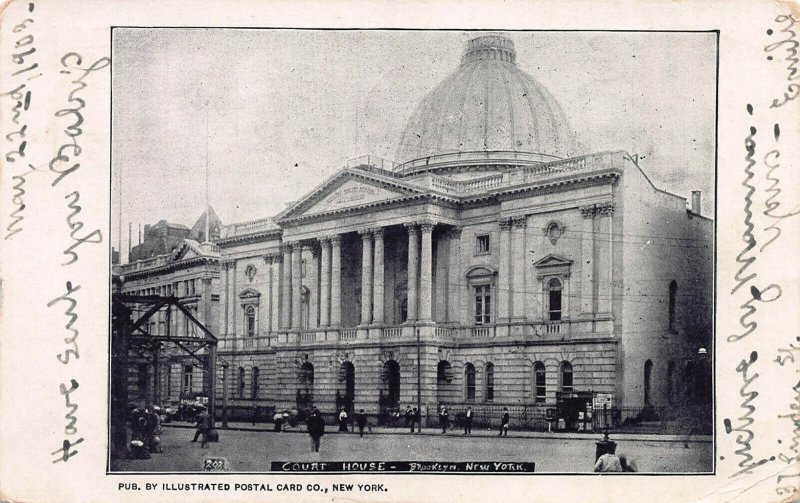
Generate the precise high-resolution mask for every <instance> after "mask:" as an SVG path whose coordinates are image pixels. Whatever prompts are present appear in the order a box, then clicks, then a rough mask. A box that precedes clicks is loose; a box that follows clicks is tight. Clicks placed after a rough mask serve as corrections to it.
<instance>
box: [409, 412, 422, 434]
mask: <svg viewBox="0 0 800 503" xmlns="http://www.w3.org/2000/svg"><path fill="white" fill-rule="evenodd" d="M419 422H420V415H419V411H418V410H417V408H416V407H414V410H413V411H411V433H414V424H415V423H417V424H419Z"/></svg>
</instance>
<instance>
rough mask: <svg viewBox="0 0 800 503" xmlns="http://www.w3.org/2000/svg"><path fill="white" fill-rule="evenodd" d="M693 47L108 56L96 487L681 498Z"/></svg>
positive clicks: (710, 98)
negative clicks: (650, 477)
mask: <svg viewBox="0 0 800 503" xmlns="http://www.w3.org/2000/svg"><path fill="white" fill-rule="evenodd" d="M717 35H718V34H717V33H715V32H710V31H706V32H702V31H700V32H681V31H619V32H615V31H481V30H470V31H458V30H424V31H422V30H379V29H378V30H360V29H353V30H315V29H266V28H265V29H235V28H214V29H206V28H157V27H156V28H141V27H124V26H122V27H120V26H118V27H114V28H113V30H112V35H111V39H112V47H111V50H112V68H111V76H112V78H111V96H112V107H111V121H112V124H111V148H112V153H111V162H112V165H111V168H112V169H111V183H112V190H111V198H112V201H111V219H112V222H111V233H112V236H111V240H110V241H111V243H110V246H112V247H113V253H112V257H111V272H112V274H111V279H112V284H111V285H110V292H111V295H110V302H111V320H110V327H111V339H110V340H111V352H110V368H109V384H110V386H109V390H110V392H109V452H108V470H109V471H110V472H114V473H116V472H161V473H173V472H204V471H229V472H273V471H292V472H303V473H306V472H313V471H330V472H374V471H385V472H402V473H415V472H424V473H427V474H430V473H470V474H472V473H517V474H528V475H533V474H539V473H548V474H561V473H570V474H581V473H585V474H594V473H597V472H639V473H651V474H677V473H681V474H702V473H713V472H714V470H715V463H714V442H713V433H714V431H713V424H714V423H713V418H714V389H713V386H712V368H713V362H712V361H713V356H714V354H715V352H714V343H713V340H714V337H713V336H714V323H713V319H714V318H713V313H714V295H713V292H714V287H713V285H714V262H713V259H714V246H715V208H716V204H715V196H716V194H715V181H716V178H715V177H716V127H717V124H716V103H717V58H718V56H717V43H718V36H717ZM144 103H146V105H145V104H144Z"/></svg>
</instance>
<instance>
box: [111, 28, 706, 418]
mask: <svg viewBox="0 0 800 503" xmlns="http://www.w3.org/2000/svg"><path fill="white" fill-rule="evenodd" d="M516 59H517V56H516V53H515V49H514V44H513V42H512V41H511V40H510V39H508V38H506V37H504V36H500V35H483V36H478V37H476V38H474V39H472V40H470V41H469V42H468V43H467V44H466V48H465V50H464V53H463V56H462V57H461V61H460V64H458V66H457V68H456V69H455V70H454V72H453V73H452V74H451V75H450V76H448V77H447V78H446V79H445V80H444V81H443V82H442V83H441V84H440V85H439V86H438V87H436V88H435V89H434V90H433V91H432V92H430V94H428V95H427V96H426V97H424V98H423V99H422V101H421V102H420V104H419V106H418V108H417V109H416V111H415V113H414V114H413V116H412V118H411V119H410V120H409V122H408V124H407V126H406V128H405V131H404V132H403V134H402V137H401V138H400V139H399V148H398V151H397V156H396V159H395V160H394V161H395V162H388V161H384V160H380V159H375V158H362V159H359V160H357V161H353V162H350V163H348V166H346V167H344V168H342V169H341V170H339V171H337V172H336V173H334V174H333V175H332V176H330V177H329V178H328V179H327V180H325V181H323V182H322V183H321V184H319V185H318V186H317V187H316V188H314V189H313V190H312V191H310V192H309V193H308V194H306V195H305V196H304V197H302V198H301V199H299V200H297V201H295V202H294V203H293V204H291V205H290V206H289V207H288V208H287V209H286V210H285V211H283V212H282V213H280V214H278V215H275V216H269V217H267V218H263V219H258V220H253V221H249V222H241V223H235V224H232V225H228V226H223V227H222V228H221V230H220V236H219V238H218V239H214V240H213V241H214V243H213V245H212V244H211V243H207V244H205V245H199V244H197V243H194V244H188V245H184V248H183V249H184V250H185V251H186V252H187V253H195V254H199V255H204V256H207V257H213V258H208V259H206V262H204V263H206V264H209V265H208V267H211V268H213V267H216V268H217V269H216V270H212V269H209V271H208V272H207V274H206V276H204V277H208V282H207V283H206V280H205V279H204V280H203V283H202V284H203V290H202V291H201V293H200V294H199V295H201V296H202V295H207V300H209V304H208V305H209V306H210V312H209V314H208V315H206V317H205V318H204V319H205V320H207V321H208V322H209V323H210V324H211V325H210V328H211V329H212V331H213V332H214V333H215V334H218V336H219V338H220V343H219V354H220V355H221V357H223V358H224V359H225V361H226V364H227V365H228V367H227V371H226V372H227V374H226V377H225V383H226V385H227V386H228V389H227V396H226V399H227V403H228V406H229V408H230V410H232V411H235V410H250V409H252V407H254V406H261V407H275V408H277V409H299V410H302V409H306V408H308V407H310V406H312V405H313V406H316V407H319V408H320V410H321V411H322V412H323V413H326V414H331V413H333V412H334V411H335V410H337V409H338V408H341V407H345V408H348V409H353V408H355V409H361V408H363V409H365V410H366V411H367V412H368V413H369V414H373V415H380V414H383V413H385V412H387V411H391V410H393V409H395V408H396V407H401V408H403V409H405V407H406V406H416V404H417V401H418V393H419V400H420V402H421V404H422V406H423V408H424V409H425V410H426V411H429V413H430V414H431V415H433V414H435V412H434V411H435V409H436V408H437V407H438V406H440V405H442V404H445V405H447V406H448V408H450V410H451V414H452V413H454V412H455V413H457V412H458V411H460V410H463V409H464V408H466V406H467V405H469V406H471V407H472V408H473V410H474V411H476V415H477V416H479V417H481V416H486V417H489V416H497V414H498V413H497V411H498V410H501V409H502V408H503V407H508V408H509V409H510V410H511V413H512V420H514V421H530V422H531V424H534V425H536V424H539V425H541V424H543V421H544V417H545V411H546V410H547V409H558V415H559V418H561V419H565V420H566V423H569V422H574V421H575V420H576V419H577V412H576V410H577V409H581V411H584V410H585V409H583V408H582V407H584V406H585V403H586V402H589V403H592V404H594V405H595V406H598V405H599V404H600V403H607V404H609V405H610V406H613V407H616V408H618V409H626V410H631V411H634V412H632V413H631V414H630V415H635V412H636V411H641V410H643V409H645V408H647V407H649V406H653V407H661V406H665V407H667V406H675V407H676V408H677V406H678V405H681V404H687V403H689V402H691V401H692V400H696V396H695V392H694V391H693V389H692V388H693V382H694V380H695V379H696V377H695V375H694V374H695V373H696V372H697V365H698V350H700V348H704V350H705V351H707V352H710V351H711V343H712V340H711V339H712V271H713V266H712V257H713V254H712V246H713V223H712V221H711V220H710V219H708V218H706V217H704V216H701V215H700V193H699V192H695V193H693V194H692V196H691V199H692V201H691V204H690V205H687V199H686V198H684V197H681V196H679V195H675V194H671V193H669V192H666V191H664V190H661V189H659V188H657V187H656V186H654V185H653V183H652V182H651V181H650V179H649V178H648V176H647V174H646V173H645V172H644V171H643V170H642V169H641V168H640V167H639V166H638V163H637V159H636V157H631V156H629V155H628V154H626V153H625V152H622V151H609V152H600V153H590V154H588V155H587V153H586V152H584V151H582V147H581V146H580V143H579V142H578V141H577V140H576V138H575V134H574V133H573V131H572V129H571V128H570V125H569V124H568V121H567V119H566V117H565V115H564V113H563V112H562V110H561V108H560V106H559V104H558V102H557V100H556V98H555V97H554V95H553V94H551V93H550V92H549V91H548V90H547V89H545V88H544V87H543V86H542V85H541V84H540V83H538V82H537V81H536V80H535V79H534V78H533V77H531V76H530V75H528V74H527V73H525V72H523V71H522V70H520V69H519V67H518V66H517V61H516ZM454 63H458V62H454ZM387 120H390V118H387ZM696 169H701V170H713V166H697V167H696ZM196 246H199V247H201V248H202V246H207V247H208V249H207V250H206V249H200V250H195V247H196ZM176 258H180V257H178V256H176V255H173V260H175V259H176ZM217 261H218V262H217ZM123 267H128V268H130V267H135V266H134V265H132V264H129V265H127V266H123ZM159 267H161V266H159ZM138 270H139V271H140V272H141V267H140V268H139V269H138ZM164 270H165V274H166V271H167V270H171V269H164ZM123 274H125V273H124V272H123ZM170 274H175V273H170ZM178 279H180V278H177V276H176V277H175V278H172V277H170V279H169V280H165V281H164V284H165V285H167V286H168V285H170V284H173V285H175V284H177V285H178V288H180V285H181V283H180V282H179V281H178V282H177V283H176V280H178ZM151 281H158V275H157V274H156V275H153V276H151ZM206 285H207V286H206ZM135 288H136V287H135V286H130V287H129V285H128V282H127V280H126V285H125V289H126V290H130V289H135ZM168 288H169V286H168ZM205 288H209V291H208V292H206V290H205ZM217 296H218V297H217ZM217 298H218V301H216V299H217ZM701 353H702V351H701ZM219 372H220V374H219V375H218V378H219V379H220V380H219V381H218V383H219V382H222V381H221V372H222V370H221V369H220V370H219ZM175 393H176V392H175V391H173V392H171V394H170V395H169V396H172V397H174V396H175ZM217 395H218V407H219V406H220V404H221V403H222V402H221V400H222V397H223V390H222V387H221V385H220V386H218V392H217ZM162 396H163V394H162ZM571 400H572V402H574V401H575V400H577V401H578V402H580V404H579V405H578V407H577V409H576V406H575V404H574V403H571V402H570V401H571ZM705 405H706V407H707V408H708V409H709V410H710V407H711V404H710V402H707V403H706V404H705Z"/></svg>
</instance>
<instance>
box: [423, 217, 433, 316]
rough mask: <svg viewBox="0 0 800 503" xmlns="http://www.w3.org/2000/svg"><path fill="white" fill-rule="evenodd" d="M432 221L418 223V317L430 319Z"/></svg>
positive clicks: (431, 299) (431, 297)
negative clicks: (420, 241) (419, 250)
mask: <svg viewBox="0 0 800 503" xmlns="http://www.w3.org/2000/svg"><path fill="white" fill-rule="evenodd" d="M435 225H436V224H435V223H433V222H423V223H422V224H420V226H419V227H420V231H422V250H421V257H420V271H419V319H420V320H421V321H430V320H431V314H432V310H431V303H432V302H433V227H434V226H435Z"/></svg>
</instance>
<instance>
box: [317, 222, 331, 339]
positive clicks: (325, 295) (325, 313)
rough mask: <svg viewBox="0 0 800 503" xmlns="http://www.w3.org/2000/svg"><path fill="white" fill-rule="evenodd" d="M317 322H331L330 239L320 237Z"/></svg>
mask: <svg viewBox="0 0 800 503" xmlns="http://www.w3.org/2000/svg"><path fill="white" fill-rule="evenodd" d="M319 243H320V261H321V262H322V263H321V265H320V281H319V324H320V326H322V327H327V326H328V325H330V323H331V321H330V320H331V318H330V309H331V240H330V238H320V240H319Z"/></svg>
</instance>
